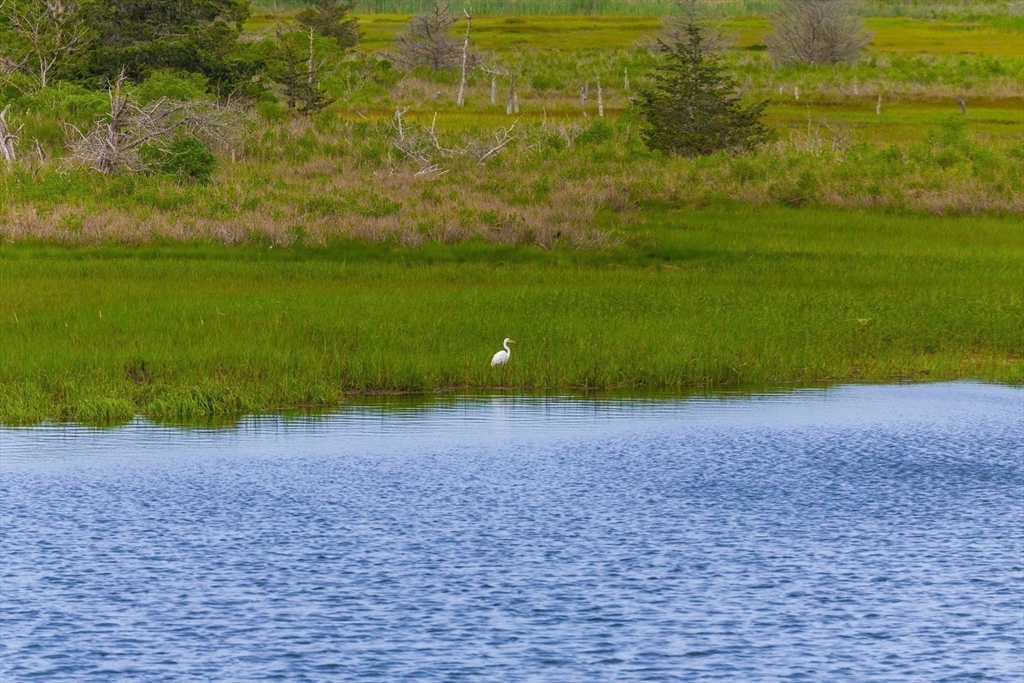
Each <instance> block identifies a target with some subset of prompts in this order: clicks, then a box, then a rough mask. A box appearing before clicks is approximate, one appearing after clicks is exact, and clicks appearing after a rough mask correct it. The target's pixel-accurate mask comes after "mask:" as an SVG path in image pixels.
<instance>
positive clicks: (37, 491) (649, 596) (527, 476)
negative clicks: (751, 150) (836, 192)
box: [0, 384, 1024, 681]
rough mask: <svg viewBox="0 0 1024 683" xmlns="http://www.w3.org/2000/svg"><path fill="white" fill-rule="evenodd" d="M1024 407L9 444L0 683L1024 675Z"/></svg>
mask: <svg viewBox="0 0 1024 683" xmlns="http://www.w3.org/2000/svg"><path fill="white" fill-rule="evenodd" d="M1022 433H1024V391H1021V390H1020V389H1014V388H1006V387H991V386H985V385H978V384H945V385H925V386H906V387H892V386H882V387H878V386H876V387H869V386H862V387H844V388H840V389H832V390H827V391H805V392H794V393H792V394H786V395H778V396H766V397H750V398H724V399H700V400H684V401H657V402H655V401H648V402H636V401H602V402H598V401H595V402H581V401H574V400H570V399H559V398H554V399H547V400H534V399H510V398H493V399H485V400H473V401H470V400H467V401H464V402H457V403H455V404H454V405H448V406H444V407H434V408H428V409H425V410H407V411H389V410H375V409H371V408H354V409H350V410H346V411H341V412H339V413H337V414H335V415H331V416H328V417H325V418H320V419H316V420H287V419H282V418H261V419H251V420H247V421H244V422H243V423H242V424H240V425H239V426H238V427H236V428H233V429H226V430H186V429H178V428H169V427H159V426H155V425H151V424H147V423H145V422H142V421H139V422H136V423H133V424H131V425H128V426H125V427H122V428H117V429H113V430H89V429H82V428H74V427H58V426H48V427H39V428H32V429H15V430H11V429H5V430H0V475H2V476H0V494H2V495H0V530H2V534H0V556H2V560H3V561H2V563H0V622H2V629H0V678H3V680H5V681H6V680H12V681H31V680H45V681H80V680H84V679H90V678H92V679H102V680H124V681H134V680H146V681H193V680H195V681H199V680H202V681H207V680H268V679H285V680H296V681H304V680H309V681H324V680H350V679H353V678H380V679H385V680H394V679H409V680H423V681H434V680H450V679H458V678H463V679H469V680H501V681H534V680H537V681H579V680H617V681H632V680H635V681H641V680H659V681H662V680H728V681H734V680H749V681H754V680H779V679H790V678H791V679H804V680H879V681H882V680H885V681H889V680H894V679H925V680H962V679H964V678H972V679H979V680H1006V681H1018V680H1021V679H1022V678H1024V503H1022V501H1024V443H1022V436H1021V435H1022Z"/></svg>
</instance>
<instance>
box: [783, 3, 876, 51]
mask: <svg viewBox="0 0 1024 683" xmlns="http://www.w3.org/2000/svg"><path fill="white" fill-rule="evenodd" d="M849 12H850V0H783V3H782V7H781V8H780V10H779V12H778V13H777V14H776V16H775V20H774V22H773V24H774V26H773V31H772V32H771V33H770V34H769V35H768V37H767V38H766V39H765V44H766V45H767V46H768V51H769V52H770V53H771V55H772V58H773V59H774V60H775V61H776V63H778V64H793V63H797V62H800V63H804V64H838V63H840V62H855V61H857V58H858V57H859V56H860V53H861V50H863V49H864V46H865V45H867V44H868V42H869V41H870V40H871V35H870V34H869V33H866V32H865V31H864V29H863V27H862V26H861V22H860V19H858V18H856V17H854V16H851V15H850V13H849Z"/></svg>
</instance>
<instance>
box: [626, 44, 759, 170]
mask: <svg viewBox="0 0 1024 683" xmlns="http://www.w3.org/2000/svg"><path fill="white" fill-rule="evenodd" d="M686 35H687V40H685V41H681V42H678V43H676V44H672V45H669V44H666V43H659V45H660V47H661V52H662V59H661V62H660V63H659V64H658V65H657V66H656V67H655V71H654V73H653V74H652V76H651V81H652V87H651V88H649V89H646V90H642V91H641V92H640V96H639V99H638V100H636V103H635V104H636V106H637V108H638V109H639V110H640V115H641V116H642V117H643V119H644V121H645V122H646V128H645V129H644V131H643V138H644V142H646V143H647V145H648V147H650V148H651V149H656V150H660V151H662V152H666V153H668V154H676V155H680V156H686V157H695V156H707V155H709V154H714V153H715V152H718V151H720V150H731V151H752V150H753V149H754V148H755V147H757V146H758V145H760V144H761V143H763V142H766V141H767V140H768V139H769V138H770V134H769V132H768V129H767V128H765V127H764V125H763V124H762V123H761V115H762V113H763V112H764V109H765V107H766V106H768V100H763V101H761V102H757V103H754V104H751V105H749V106H746V107H744V106H742V105H741V99H740V96H739V95H738V94H737V92H736V83H735V81H734V80H733V79H732V77H731V76H729V75H728V74H727V73H726V71H725V69H724V68H723V67H722V66H721V63H720V61H719V58H718V57H716V56H714V55H713V54H710V53H708V52H707V50H706V48H705V42H704V36H703V33H702V30H701V29H700V28H699V27H698V26H696V25H695V24H690V25H688V26H687V29H686Z"/></svg>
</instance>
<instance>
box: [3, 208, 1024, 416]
mask: <svg viewBox="0 0 1024 683" xmlns="http://www.w3.org/2000/svg"><path fill="white" fill-rule="evenodd" d="M637 236H638V239H637V240H635V241H632V242H628V243H624V244H623V245H621V246H620V247H618V248H616V249H611V250H605V251H600V252H580V251H571V250H565V249H559V248H556V249H553V250H550V251H544V250H541V249H538V248H536V247H507V246H500V245H486V244H483V243H481V242H469V243H464V244H462V245H455V246H451V245H447V246H446V245H437V246H433V247H422V248H420V249H409V248H404V247H400V246H396V245H380V246H370V245H365V244H359V243H347V242H335V243H332V244H331V245H328V246H325V247H319V248H309V247H302V246H296V247H294V248H293V249H290V250H288V249H285V250H282V249H280V248H275V249H270V248H267V247H246V248H234V249H229V248H225V247H214V246H198V245H191V246H189V245H179V246H173V245H165V246H153V247H145V248H139V249H123V248H110V247H107V248H99V249H83V248H75V249H69V248H61V247H42V246H32V245H28V244H25V245H20V246H17V245H5V246H4V248H3V250H2V251H0V274H2V283H0V285H2V286H0V347H2V348H3V349H4V353H3V355H2V356H0V420H2V421H3V422H6V423H11V422H18V421H35V420H42V419H76V420H83V421H95V420H103V419H120V420H123V419H127V418H129V417H131V416H132V415H134V414H135V413H137V412H141V413H145V414H147V415H150V416H153V417H159V418H187V417H195V416H202V415H213V414H230V413H239V412H257V411H268V410H278V409H281V408H284V407H287V406H331V405H336V404H337V403H338V402H339V401H340V400H342V399H343V397H344V395H345V392H349V391H359V392H374V391H428V390H434V389H439V388H486V387H492V388H493V387H507V388H514V389H540V388H553V389H613V388H617V389H637V390H648V389H668V390H673V389H681V388H686V387H698V386H705V387H737V386H751V385H775V384H779V383H798V384H801V383H816V382H824V381H838V380H843V381H851V380H852V381H893V380H902V379H950V378H958V377H975V378H983V379H992V380H999V381H1016V382H1019V381H1021V380H1024V361H1022V356H1024V335H1022V334H1021V332H1022V322H1024V318H1022V310H1024V308H1022V296H1024V295H1022V292H1024V244H1022V239H1024V238H1022V235H1021V231H1020V225H1019V222H1018V221H1016V220H1006V219H990V218H983V219H972V220H971V221H963V220H956V219H942V218H920V217H908V216H903V217H900V216H886V215H882V214H877V213H855V212H853V213H841V214H837V213H835V212H831V211H826V210H813V209H812V210H808V209H804V210H794V209H771V210H764V211H760V212H756V211H751V210H749V209H742V208H721V209H713V210H698V211H683V212H677V211H663V212H652V213H650V214H649V215H648V217H647V221H646V222H645V225H644V226H643V227H642V228H638V229H637ZM506 336H511V337H512V338H513V339H515V340H517V341H518V342H519V344H518V345H517V346H516V348H515V351H514V352H513V356H512V361H511V363H510V364H509V365H508V366H507V367H506V368H501V369H492V368H490V366H489V364H488V359H489V358H490V355H491V354H492V353H493V352H494V351H495V350H496V349H497V348H498V345H500V342H501V339H503V338H504V337H506Z"/></svg>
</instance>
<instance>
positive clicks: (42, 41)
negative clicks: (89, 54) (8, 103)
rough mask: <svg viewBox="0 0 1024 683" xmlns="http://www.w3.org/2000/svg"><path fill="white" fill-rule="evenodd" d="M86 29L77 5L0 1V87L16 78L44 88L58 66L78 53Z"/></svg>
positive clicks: (39, 0) (52, 1)
mask: <svg viewBox="0 0 1024 683" xmlns="http://www.w3.org/2000/svg"><path fill="white" fill-rule="evenodd" d="M88 37H89V30H88V27H87V26H86V25H85V22H83V21H82V15H81V12H80V11H79V7H78V5H76V4H74V3H71V2H57V1H55V0H0V85H7V84H14V85H15V87H17V88H19V89H20V90H25V88H22V87H20V84H19V79H18V76H22V77H24V79H25V80H26V81H27V83H28V84H29V86H30V87H32V88H39V89H41V88H45V87H47V85H48V84H49V83H50V82H51V80H52V76H51V75H52V74H53V73H55V72H56V71H57V67H58V66H59V65H60V64H62V63H63V62H65V61H66V60H68V59H69V58H71V57H72V56H73V55H74V54H75V53H76V52H79V51H81V50H82V49H83V48H84V47H85V46H86V45H87V42H88Z"/></svg>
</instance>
